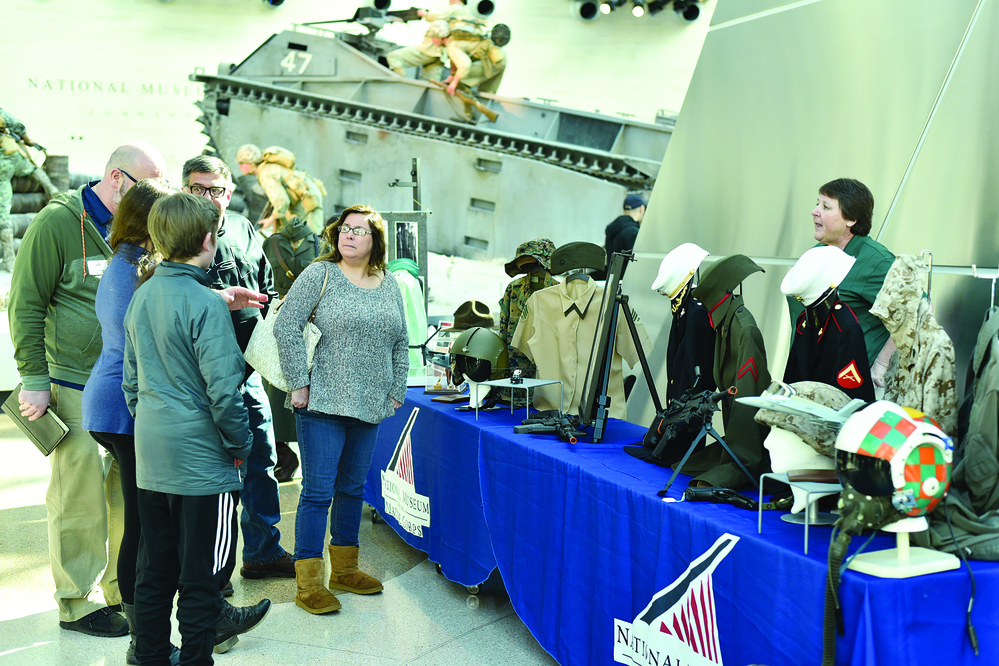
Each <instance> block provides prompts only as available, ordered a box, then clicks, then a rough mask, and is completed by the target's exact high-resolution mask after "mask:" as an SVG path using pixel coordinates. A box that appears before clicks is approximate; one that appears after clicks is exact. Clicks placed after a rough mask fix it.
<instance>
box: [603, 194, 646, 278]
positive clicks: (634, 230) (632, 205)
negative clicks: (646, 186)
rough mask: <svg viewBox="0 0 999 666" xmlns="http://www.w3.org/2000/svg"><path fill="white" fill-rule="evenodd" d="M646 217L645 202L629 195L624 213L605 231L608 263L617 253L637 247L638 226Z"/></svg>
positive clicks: (636, 196) (625, 201)
mask: <svg viewBox="0 0 999 666" xmlns="http://www.w3.org/2000/svg"><path fill="white" fill-rule="evenodd" d="M644 216H645V200H644V199H642V197H640V196H638V195H637V194H629V195H628V196H626V197H625V198H624V211H623V212H622V213H621V215H619V216H618V217H616V218H615V219H614V221H613V222H611V223H610V224H608V225H607V228H606V229H604V236H605V238H606V242H605V243H604V247H605V248H606V250H607V261H608V262H610V258H611V255H612V254H614V253H615V252H625V251H627V250H630V249H632V248H633V247H635V239H636V238H638V225H640V224H641V223H642V218H643V217H644Z"/></svg>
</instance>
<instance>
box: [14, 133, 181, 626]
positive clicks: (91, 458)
mask: <svg viewBox="0 0 999 666" xmlns="http://www.w3.org/2000/svg"><path fill="white" fill-rule="evenodd" d="M164 171H165V164H164V162H163V157H162V156H161V155H160V153H159V151H157V150H156V148H154V147H153V146H151V145H150V144H148V143H146V142H144V141H132V142H129V143H126V144H123V145H121V146H119V147H118V148H117V149H116V150H115V151H114V153H112V155H111V158H110V159H109V160H108V163H107V166H106V167H105V169H104V176H103V178H101V180H100V181H95V182H92V183H88V184H87V185H84V186H82V187H81V188H80V189H78V190H76V191H75V192H68V193H66V194H62V195H58V196H56V197H55V198H54V199H53V200H52V201H50V202H49V204H48V205H47V206H46V207H45V208H44V209H42V211H41V212H40V213H38V215H36V216H35V218H34V220H33V221H32V223H31V224H30V225H28V230H27V231H26V232H25V234H24V240H23V241H21V247H20V250H19V251H18V253H17V258H16V260H15V262H14V275H13V278H12V280H11V286H10V307H9V320H10V333H11V340H12V341H13V343H14V359H15V361H16V362H17V369H18V372H19V373H20V375H21V384H22V389H21V393H20V396H19V398H20V403H21V413H22V414H24V415H25V416H27V417H28V418H30V419H32V420H34V419H37V418H39V417H41V416H42V415H43V414H44V413H45V411H46V410H47V409H49V408H51V409H52V410H53V411H54V412H55V413H56V414H57V415H59V417H61V418H62V420H63V421H65V422H66V424H67V425H68V426H69V427H70V432H69V435H68V436H67V437H66V438H65V439H64V440H63V441H62V442H61V443H60V444H59V446H58V447H57V448H56V449H55V451H53V452H52V454H51V455H49V458H48V460H49V464H50V466H51V467H52V476H51V478H50V480H49V488H48V491H47V492H46V494H45V506H46V509H47V520H48V532H49V559H50V562H51V566H52V576H53V578H54V579H55V584H56V593H55V599H56V602H57V604H58V606H59V625H60V626H61V627H62V628H63V629H69V630H73V631H80V632H83V633H85V634H89V635H91V636H123V635H125V634H127V633H128V624H127V623H126V621H125V619H124V618H123V617H121V616H120V615H118V614H117V613H114V612H112V611H110V610H109V609H108V608H107V607H106V606H105V605H103V604H101V603H100V601H98V600H97V598H96V587H97V586H100V587H101V589H102V590H103V593H104V594H103V596H104V602H105V603H106V604H110V605H115V604H118V603H120V602H121V595H120V594H119V592H118V583H117V560H118V546H119V544H120V542H121V530H122V516H121V511H120V507H121V506H122V499H121V485H120V483H119V481H118V470H117V468H116V467H113V466H112V461H111V457H110V456H109V455H106V454H105V453H104V452H103V450H102V449H101V448H100V446H99V445H98V444H97V442H96V441H94V439H93V438H92V437H91V436H90V433H88V432H87V431H85V430H83V429H82V428H81V427H80V421H81V415H82V407H81V401H82V395H83V387H84V385H85V384H86V382H87V379H88V377H89V376H90V370H91V369H92V368H93V366H94V363H95V362H96V361H97V357H98V356H99V355H100V353H101V328H100V324H99V323H98V321H97V314H96V312H95V310H94V301H95V298H96V294H97V285H98V284H99V282H100V277H101V274H102V273H103V272H104V267H105V266H106V265H107V263H108V261H109V260H110V259H111V255H112V253H111V248H110V247H109V246H108V244H107V241H106V240H105V239H106V238H107V235H108V232H109V229H110V223H111V217H112V215H114V213H115V211H117V209H118V202H120V201H121V198H122V197H123V196H124V194H125V192H127V191H128V189H129V188H131V187H132V185H134V184H135V182H136V181H137V180H141V179H143V178H160V177H162V176H163V174H164ZM105 491H106V492H107V499H105ZM115 498H117V500H116V499H115ZM115 506H117V507H118V508H119V510H118V511H113V510H112V509H113V508H114V507H115Z"/></svg>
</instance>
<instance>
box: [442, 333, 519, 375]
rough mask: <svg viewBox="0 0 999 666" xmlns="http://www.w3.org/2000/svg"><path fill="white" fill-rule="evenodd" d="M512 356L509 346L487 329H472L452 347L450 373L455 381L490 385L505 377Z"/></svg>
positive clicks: (460, 336) (462, 335)
mask: <svg viewBox="0 0 999 666" xmlns="http://www.w3.org/2000/svg"><path fill="white" fill-rule="evenodd" d="M508 359H509V356H508V354H507V350H506V344H505V343H504V342H503V340H502V339H501V338H500V336H498V335H496V334H495V333H493V332H492V331H490V330H489V329H488V328H482V327H481V326H476V327H475V328H470V329H468V330H467V331H465V332H464V333H462V334H461V335H459V336H458V339H457V340H455V341H454V344H452V345H451V373H452V374H453V375H454V382H455V383H456V384H460V383H461V382H462V381H464V380H465V379H468V380H469V381H472V382H488V381H489V380H491V379H502V378H503V377H504V376H505V374H506V369H507V365H508V364H509V360H508Z"/></svg>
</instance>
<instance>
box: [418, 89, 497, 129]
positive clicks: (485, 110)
mask: <svg viewBox="0 0 999 666" xmlns="http://www.w3.org/2000/svg"><path fill="white" fill-rule="evenodd" d="M430 83H432V84H434V85H435V86H438V87H440V88H443V89H444V94H449V93H448V92H447V86H446V85H444V84H443V83H442V82H441V81H430ZM454 96H455V97H457V98H458V99H460V100H461V101H462V102H464V103H465V104H471V105H472V106H474V107H475V108H476V109H478V110H479V113H481V114H482V115H484V116H485V117H486V118H488V119H489V121H490V122H493V123H494V122H496V119H497V118H499V114H497V113H496V112H495V111H493V110H492V109H490V108H489V107H487V106H485V105H484V104H483V103H482V102H480V101H479V100H477V99H475V98H474V97H470V96H468V95H466V94H465V93H463V92H461V91H460V90H456V91H455V93H454Z"/></svg>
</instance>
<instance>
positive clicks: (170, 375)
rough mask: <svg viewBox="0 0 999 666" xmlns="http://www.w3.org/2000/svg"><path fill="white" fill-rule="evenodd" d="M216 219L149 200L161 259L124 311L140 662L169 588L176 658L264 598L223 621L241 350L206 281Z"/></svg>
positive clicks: (165, 624)
mask: <svg viewBox="0 0 999 666" xmlns="http://www.w3.org/2000/svg"><path fill="white" fill-rule="evenodd" d="M218 221H219V211H218V209H217V208H216V207H215V206H213V205H212V204H211V203H210V202H209V201H208V200H206V199H205V198H204V197H198V196H194V195H191V194H181V193H178V194H174V195H171V196H168V197H164V198H162V199H160V200H159V201H157V202H156V204H155V205H154V206H153V208H152V210H151V211H150V213H149V234H150V237H151V238H152V241H153V244H154V245H155V246H156V249H157V250H158V251H159V252H160V253H162V254H163V256H164V257H165V260H164V261H163V262H162V263H161V264H160V265H159V266H157V268H156V270H155V272H154V274H153V275H152V276H151V277H150V278H149V279H148V280H147V281H145V282H144V283H142V284H141V285H140V286H139V288H138V289H136V291H135V294H134V296H133V297H132V301H131V304H130V305H129V307H128V312H127V313H126V314H125V362H124V380H123V383H122V389H123V390H124V391H125V397H126V400H127V403H128V408H129V411H131V412H132V414H133V415H134V416H135V458H136V485H137V486H138V509H139V520H140V522H141V524H142V542H141V544H140V547H139V560H138V571H137V575H136V585H135V623H136V627H135V629H136V650H135V656H136V659H137V660H138V662H139V663H142V664H164V665H165V664H169V662H170V650H171V648H170V611H171V609H172V606H173V597H174V592H175V591H178V590H179V592H180V598H179V600H178V603H177V621H178V623H179V624H180V633H181V637H182V639H183V642H182V644H181V654H180V656H181V662H182V663H198V664H211V663H212V651H213V649H214V650H215V651H217V652H224V651H226V650H227V649H228V648H229V647H231V645H232V644H234V643H235V642H236V641H237V640H238V638H237V637H236V635H237V634H238V633H242V631H246V630H248V629H250V628H252V627H253V626H256V624H257V623H259V622H260V621H261V620H262V619H263V616H264V615H265V614H266V613H267V610H268V609H269V608H270V601H268V600H266V599H265V600H264V601H262V602H261V603H259V604H257V605H256V606H254V607H250V608H246V609H233V608H232V607H231V606H230V607H228V609H227V610H230V611H234V612H236V613H237V615H238V616H237V617H236V618H235V619H236V622H235V623H234V626H233V627H231V628H230V629H231V630H230V631H228V632H226V631H225V629H226V628H225V627H224V626H223V625H224V624H225V620H226V617H227V615H231V614H232V613H228V614H227V613H224V612H223V610H222V609H223V601H222V594H221V587H222V585H224V584H225V582H226V581H227V580H229V576H230V575H231V573H232V570H233V568H234V567H235V563H236V535H237V532H236V530H237V523H236V505H237V504H238V500H239V490H240V489H241V488H242V487H243V473H244V470H245V463H244V462H243V461H244V460H245V458H246V456H247V455H248V454H249V452H250V446H251V440H250V430H249V423H248V418H247V412H246V407H245V406H244V405H243V399H242V396H241V394H240V393H239V384H240V383H241V382H242V380H243V369H244V366H245V363H244V361H243V355H242V354H241V353H240V351H239V346H238V344H237V343H236V335H235V333H234V331H233V327H232V322H231V319H230V316H229V311H228V309H227V308H226V305H225V302H224V301H223V300H222V299H220V298H219V297H218V295H217V294H215V293H213V292H212V291H211V290H210V289H209V288H208V282H209V281H208V274H207V273H206V269H207V268H208V265H209V263H210V262H211V260H212V257H214V256H215V248H216V244H217V230H218ZM220 613H221V620H220ZM236 625H239V626H236ZM217 628H218V630H219V634H220V636H221V638H217V637H216V629H217ZM226 634H228V635H226ZM219 640H221V641H222V643H221V644H219V643H218V641H219Z"/></svg>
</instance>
